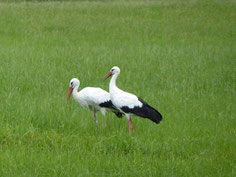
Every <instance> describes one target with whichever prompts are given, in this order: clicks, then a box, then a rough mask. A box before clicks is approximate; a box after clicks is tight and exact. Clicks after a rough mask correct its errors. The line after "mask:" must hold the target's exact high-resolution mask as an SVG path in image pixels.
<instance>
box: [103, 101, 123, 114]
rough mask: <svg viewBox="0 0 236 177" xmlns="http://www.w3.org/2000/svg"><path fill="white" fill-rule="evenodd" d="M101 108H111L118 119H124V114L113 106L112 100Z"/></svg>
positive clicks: (104, 103)
mask: <svg viewBox="0 0 236 177" xmlns="http://www.w3.org/2000/svg"><path fill="white" fill-rule="evenodd" d="M99 106H101V107H105V108H109V109H110V110H111V111H112V112H113V113H114V114H115V115H116V116H117V117H118V118H122V116H123V114H122V113H121V112H120V111H119V110H118V109H117V108H116V107H115V105H114V104H112V102H111V100H109V101H106V102H103V103H100V104H99Z"/></svg>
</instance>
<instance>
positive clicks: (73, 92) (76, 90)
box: [72, 86, 79, 100]
mask: <svg viewBox="0 0 236 177" xmlns="http://www.w3.org/2000/svg"><path fill="white" fill-rule="evenodd" d="M78 88H79V86H76V87H75V88H74V89H73V91H72V95H73V97H74V99H75V100H78V96H79V92H78Z"/></svg>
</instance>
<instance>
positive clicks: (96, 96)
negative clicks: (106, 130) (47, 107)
mask: <svg viewBox="0 0 236 177" xmlns="http://www.w3.org/2000/svg"><path fill="white" fill-rule="evenodd" d="M79 85H80V82H79V80H78V79H76V78H74V79H72V80H71V81H70V89H69V92H68V95H67V102H68V101H69V98H70V95H71V94H72V95H73V97H74V99H75V100H76V101H77V102H78V103H79V104H80V105H81V106H82V107H83V108H87V109H90V110H91V111H92V112H93V115H94V120H95V123H96V126H97V125H98V122H97V119H96V113H97V112H98V111H99V112H101V113H102V115H103V117H104V121H105V127H107V123H106V117H105V114H106V112H107V111H112V112H114V113H115V114H116V115H117V117H122V113H121V112H119V111H118V109H117V108H116V107H115V106H114V105H113V104H112V102H111V99H110V94H109V93H108V92H107V91H105V90H103V89H101V88H97V87H86V88H83V89H82V90H81V91H79V92H77V90H78V88H79Z"/></svg>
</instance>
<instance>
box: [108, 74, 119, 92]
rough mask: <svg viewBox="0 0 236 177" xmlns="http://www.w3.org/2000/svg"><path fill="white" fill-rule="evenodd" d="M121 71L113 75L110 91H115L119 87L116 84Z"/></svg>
mask: <svg viewBox="0 0 236 177" xmlns="http://www.w3.org/2000/svg"><path fill="white" fill-rule="evenodd" d="M118 75H119V73H116V74H114V75H113V76H112V77H111V80H110V84H109V92H110V93H111V92H113V91H114V90H115V89H118V88H117V86H116V78H117V77H118Z"/></svg>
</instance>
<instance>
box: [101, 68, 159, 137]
mask: <svg viewBox="0 0 236 177" xmlns="http://www.w3.org/2000/svg"><path fill="white" fill-rule="evenodd" d="M119 74H120V68H118V67H117V66H114V67H113V68H112V69H111V70H110V72H109V73H108V74H107V75H106V76H105V77H104V78H103V80H106V79H107V78H109V77H110V76H112V78H111V80H110V84H109V92H110V96H111V101H112V103H113V104H114V105H115V107H116V108H118V109H119V111H121V112H122V113H124V114H125V116H126V117H127V119H128V123H129V130H130V131H132V135H133V129H134V126H133V122H132V120H131V117H132V116H133V115H136V116H140V117H143V118H148V119H150V120H152V121H153V122H155V123H157V124H158V123H160V121H161V120H162V115H161V114H160V113H159V112H158V111H157V110H156V109H154V108H153V107H151V106H150V105H148V104H147V103H146V102H145V101H144V100H142V99H141V98H139V97H137V96H136V95H133V94H131V93H128V92H125V91H123V90H121V89H119V88H118V87H117V86H116V78H117V77H118V75H119Z"/></svg>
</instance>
